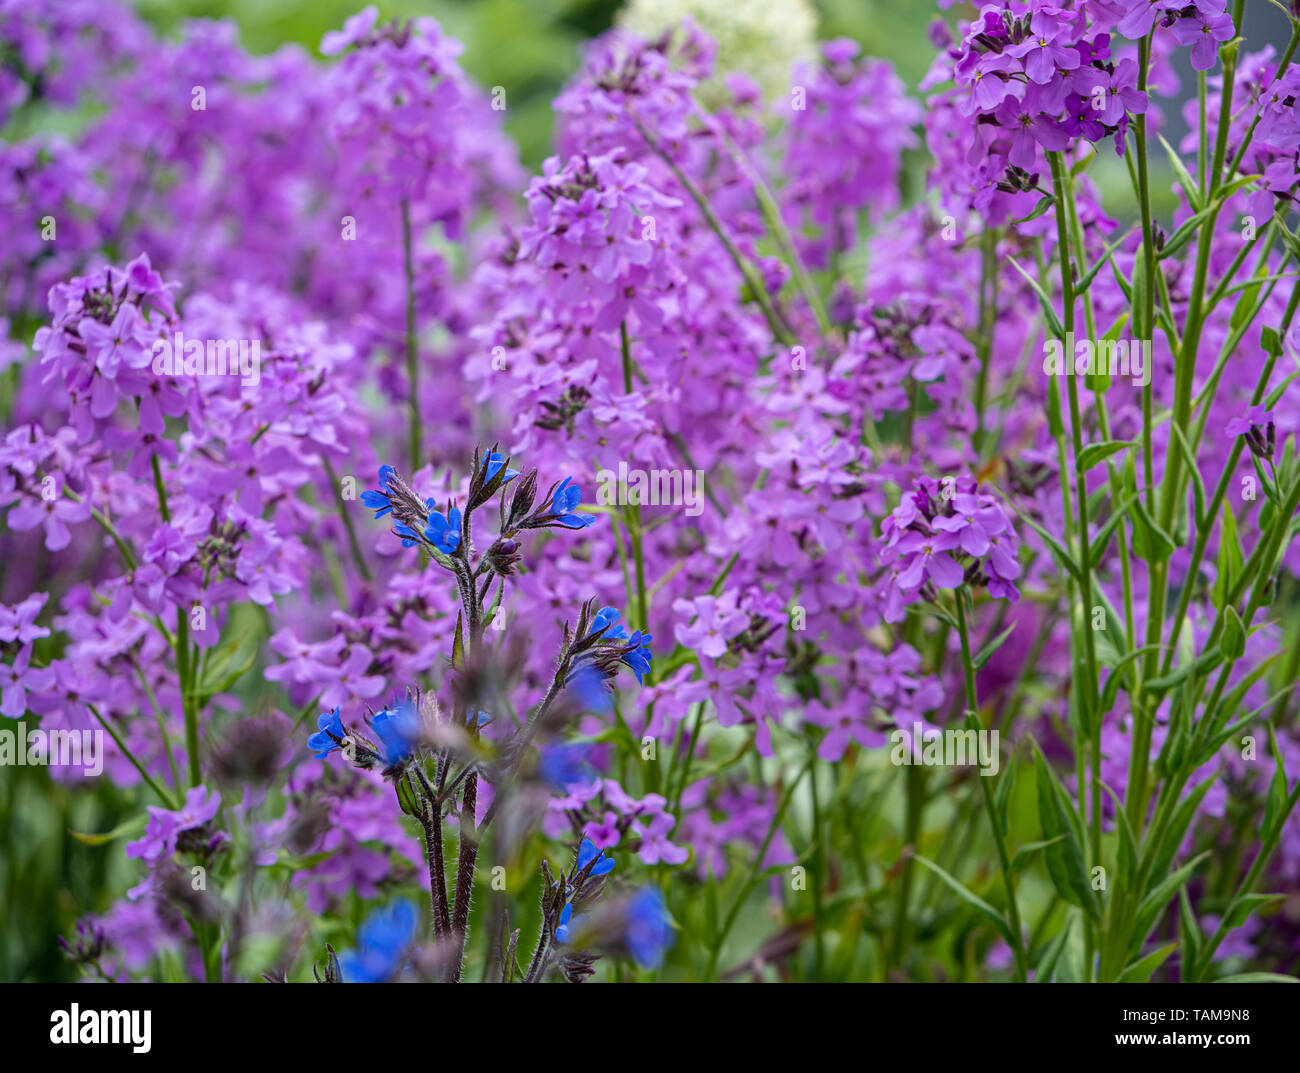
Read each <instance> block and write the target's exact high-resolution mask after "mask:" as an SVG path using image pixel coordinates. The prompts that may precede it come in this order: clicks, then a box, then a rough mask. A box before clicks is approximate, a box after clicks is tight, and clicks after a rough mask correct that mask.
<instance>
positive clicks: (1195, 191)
mask: <svg viewBox="0 0 1300 1073" xmlns="http://www.w3.org/2000/svg"><path fill="white" fill-rule="evenodd" d="M1157 136H1158V137H1159V138H1160V144H1161V145H1163V146H1164V147H1165V153H1166V154H1167V155H1168V157H1169V166H1170V167H1172V168H1173V169H1174V177H1175V178H1176V179H1177V180H1178V185H1179V186H1181V187H1182V188H1183V194H1184V195H1185V196H1186V198H1187V203H1188V204H1189V205H1190V206H1191V207H1192V211H1193V212H1200V211H1201V210H1202V209H1204V208H1205V196H1204V195H1203V194H1202V193H1201V188H1200V187H1199V186H1198V185H1197V183H1196V180H1195V179H1193V178H1192V176H1191V173H1190V172H1188V170H1187V167H1186V166H1185V165H1184V164H1183V158H1182V157H1181V156H1179V155H1178V153H1176V152H1175V151H1174V147H1173V146H1172V145H1170V144H1169V143H1168V142H1167V141H1165V139H1164V136H1163V135H1157Z"/></svg>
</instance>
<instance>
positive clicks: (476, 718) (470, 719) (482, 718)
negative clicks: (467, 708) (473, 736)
mask: <svg viewBox="0 0 1300 1073" xmlns="http://www.w3.org/2000/svg"><path fill="white" fill-rule="evenodd" d="M490 722H492V717H491V716H490V715H488V713H487V712H485V711H483V710H482V709H481V708H478V709H475V710H474V711H472V712H470V713H469V714H468V715H467V716H466V717H465V726H466V728H467V729H468V728H469V727H483V726H487V725H488V723H490Z"/></svg>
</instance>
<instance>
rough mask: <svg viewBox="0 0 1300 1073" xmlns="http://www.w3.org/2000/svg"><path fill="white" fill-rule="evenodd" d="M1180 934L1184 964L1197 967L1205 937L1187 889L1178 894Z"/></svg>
mask: <svg viewBox="0 0 1300 1073" xmlns="http://www.w3.org/2000/svg"><path fill="white" fill-rule="evenodd" d="M1178 934H1179V937H1180V939H1181V941H1182V944H1183V963H1184V964H1185V965H1195V964H1196V960H1197V958H1199V957H1200V956H1201V948H1202V947H1203V946H1204V945H1205V936H1204V935H1203V934H1202V933H1201V925H1200V922H1199V921H1198V920H1197V919H1196V913H1195V912H1194V911H1193V909H1192V899H1191V898H1189V897H1188V896H1187V888H1186V887H1183V888H1182V889H1181V890H1180V891H1179V892H1178Z"/></svg>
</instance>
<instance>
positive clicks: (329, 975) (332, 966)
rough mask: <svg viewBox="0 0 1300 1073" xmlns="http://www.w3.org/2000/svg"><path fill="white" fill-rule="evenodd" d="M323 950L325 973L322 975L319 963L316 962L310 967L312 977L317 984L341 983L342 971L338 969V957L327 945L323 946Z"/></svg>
mask: <svg viewBox="0 0 1300 1073" xmlns="http://www.w3.org/2000/svg"><path fill="white" fill-rule="evenodd" d="M325 950H326V958H325V972H324V973H323V974H322V972H321V970H320V963H319V962H317V963H316V964H314V965H312V967H311V972H312V975H313V976H315V977H316V982H317V983H318V984H340V983H342V982H343V970H342V969H341V968H339V958H338V955H337V954H336V953H334V947H332V946H330V944H329V943H326V944H325Z"/></svg>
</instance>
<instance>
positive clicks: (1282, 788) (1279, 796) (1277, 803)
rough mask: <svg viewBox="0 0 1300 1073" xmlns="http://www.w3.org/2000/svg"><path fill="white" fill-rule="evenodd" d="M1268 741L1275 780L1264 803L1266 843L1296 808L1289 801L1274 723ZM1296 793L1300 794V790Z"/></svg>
mask: <svg viewBox="0 0 1300 1073" xmlns="http://www.w3.org/2000/svg"><path fill="white" fill-rule="evenodd" d="M1268 739H1269V745H1270V746H1271V749H1272V753H1273V779H1272V781H1271V782H1270V783H1269V786H1268V796H1267V798H1265V801H1264V822H1263V823H1262V824H1261V825H1260V833H1261V834H1262V836H1263V840H1264V841H1265V842H1267V841H1268V840H1269V839H1271V838H1272V837H1273V836H1274V835H1275V834H1276V833H1277V831H1278V829H1279V828H1281V826H1282V824H1284V823H1285V822H1286V819H1287V816H1288V815H1290V813H1291V809H1292V808H1294V807H1295V799H1294V798H1291V799H1290V800H1288V795H1287V792H1286V769H1285V767H1283V765H1282V750H1281V749H1280V748H1279V747H1278V744H1277V731H1275V730H1274V729H1273V724H1272V723H1270V724H1269V726H1268ZM1296 792H1297V793H1300V789H1297V791H1296Z"/></svg>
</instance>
